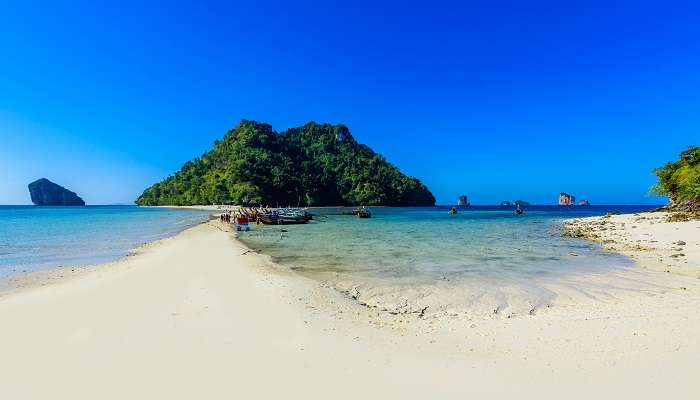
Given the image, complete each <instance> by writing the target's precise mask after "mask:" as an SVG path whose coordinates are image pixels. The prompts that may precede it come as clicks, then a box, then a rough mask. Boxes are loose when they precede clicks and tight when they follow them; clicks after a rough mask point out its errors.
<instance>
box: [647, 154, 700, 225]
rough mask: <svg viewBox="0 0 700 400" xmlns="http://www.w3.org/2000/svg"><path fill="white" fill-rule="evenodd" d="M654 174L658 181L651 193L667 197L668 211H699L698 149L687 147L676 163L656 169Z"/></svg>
mask: <svg viewBox="0 0 700 400" xmlns="http://www.w3.org/2000/svg"><path fill="white" fill-rule="evenodd" d="M654 173H655V174H656V176H657V177H658V178H659V181H658V183H656V184H655V185H654V186H653V187H652V191H653V192H654V193H656V194H660V195H664V196H668V197H669V199H670V200H671V202H670V204H669V209H671V210H679V211H698V210H700V147H697V146H689V147H688V148H687V149H686V150H685V151H683V152H681V153H680V155H679V158H678V160H677V161H674V162H669V163H667V164H666V165H664V166H663V167H660V168H656V169H655V170H654Z"/></svg>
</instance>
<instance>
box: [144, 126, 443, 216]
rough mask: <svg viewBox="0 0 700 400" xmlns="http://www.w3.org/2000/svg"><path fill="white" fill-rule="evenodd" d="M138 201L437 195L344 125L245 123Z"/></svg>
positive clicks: (418, 198)
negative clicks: (275, 126)
mask: <svg viewBox="0 0 700 400" xmlns="http://www.w3.org/2000/svg"><path fill="white" fill-rule="evenodd" d="M136 203H137V204H139V205H195V204H269V205H273V206H274V205H276V204H278V203H279V204H280V205H297V204H298V205H304V206H325V205H361V204H362V205H391V206H412V205H434V204H435V197H433V195H432V193H430V191H429V190H428V188H427V187H426V186H425V185H424V184H422V183H421V182H420V181H419V180H418V179H416V178H413V177H409V176H406V175H404V174H403V173H402V172H401V171H399V169H398V168H396V167H395V166H393V165H391V164H390V163H388V162H387V161H386V160H385V159H384V157H382V156H381V155H379V154H377V153H375V152H374V151H372V149H370V148H369V147H368V146H366V145H363V144H359V143H357V142H356V141H355V139H354V138H353V136H352V135H351V134H350V131H349V130H348V128H347V127H345V126H344V125H331V124H317V123H314V122H309V123H308V124H306V125H304V126H302V127H298V128H291V129H288V130H286V131H284V132H282V133H277V132H275V131H273V130H272V126H271V125H269V124H265V123H259V122H256V121H248V120H242V121H241V122H240V123H239V124H238V125H237V126H236V127H235V128H234V129H231V130H230V131H229V132H228V133H226V135H225V136H224V138H223V139H222V140H218V141H216V142H215V143H214V147H213V148H212V149H211V150H210V151H208V152H206V153H205V154H204V155H202V156H201V157H198V158H195V159H194V160H191V161H188V162H187V163H185V165H183V166H182V168H181V169H180V171H178V172H176V173H175V174H174V175H171V176H169V177H168V178H166V179H165V180H163V181H161V182H159V183H156V184H155V185H153V186H151V187H150V188H148V189H146V190H145V191H144V192H143V194H141V196H139V198H138V199H137V200H136Z"/></svg>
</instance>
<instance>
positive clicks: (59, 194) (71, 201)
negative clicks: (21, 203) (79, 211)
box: [29, 178, 85, 206]
mask: <svg viewBox="0 0 700 400" xmlns="http://www.w3.org/2000/svg"><path fill="white" fill-rule="evenodd" d="M29 195H30V196H31V198H32V203H34V205H37V206H84V205H85V202H84V201H83V199H81V198H80V197H78V195H77V194H75V193H74V192H71V191H70V190H68V189H66V188H64V187H63V186H61V185H57V184H55V183H53V182H51V181H50V180H48V179H46V178H41V179H38V180H36V181H34V182H32V183H30V184H29Z"/></svg>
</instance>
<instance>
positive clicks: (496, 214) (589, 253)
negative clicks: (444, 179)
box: [0, 205, 655, 307]
mask: <svg viewBox="0 0 700 400" xmlns="http://www.w3.org/2000/svg"><path fill="white" fill-rule="evenodd" d="M450 207H451V206H437V207H416V208H396V207H376V208H372V209H371V211H372V214H373V215H372V218H369V219H361V218H358V217H356V216H353V215H347V214H348V212H349V211H350V210H351V209H349V208H332V207H331V208H314V209H311V210H310V211H311V212H312V213H313V214H314V220H313V221H311V222H310V223H308V224H306V225H286V226H264V225H254V224H253V225H252V229H251V230H250V231H248V232H239V233H237V237H238V239H239V240H241V241H242V242H243V243H245V244H246V245H247V246H249V247H250V248H251V249H253V250H255V251H256V252H258V253H261V254H264V255H267V256H269V257H270V258H271V260H273V261H274V262H275V265H278V266H281V267H283V268H286V269H290V270H292V271H296V272H297V273H299V274H302V275H305V276H307V277H310V278H313V279H317V280H319V281H321V282H323V283H324V284H327V285H329V286H332V287H335V288H337V289H339V290H341V291H345V292H347V293H349V294H350V295H352V296H353V297H358V298H361V299H364V301H365V302H366V303H371V302H372V301H374V302H375V303H376V304H384V303H387V301H389V302H390V301H395V302H402V304H408V303H409V300H408V299H407V298H406V296H405V293H406V290H409V291H410V292H411V293H412V295H413V297H414V300H415V298H420V299H425V298H432V299H433V300H431V301H433V303H434V302H437V301H438V300H439V301H447V300H445V299H446V298H447V297H449V296H447V295H446V294H445V293H447V292H449V293H467V292H468V293H470V294H469V296H472V295H473V296H477V297H480V298H488V297H492V298H501V297H503V298H508V297H510V294H512V293H513V292H523V293H525V296H521V297H523V298H525V300H524V301H525V302H526V303H528V304H544V303H546V302H547V301H549V300H550V299H551V297H552V296H553V295H552V293H550V292H549V291H548V290H545V289H544V286H545V285H543V284H539V283H537V282H543V278H546V279H550V280H551V279H557V278H561V279H568V278H569V277H571V276H572V275H576V274H591V273H593V274H599V273H601V272H608V271H615V270H622V269H626V268H630V267H632V266H633V265H634V263H633V261H632V260H630V259H629V258H627V257H625V256H623V255H620V254H617V253H612V252H609V251H605V250H604V249H603V248H602V247H601V246H600V245H598V244H596V243H593V242H589V241H585V240H579V239H573V238H566V237H564V236H562V233H563V229H562V225H563V221H564V220H566V219H569V218H578V217H589V216H599V215H605V214H606V213H608V212H617V213H637V212H641V211H645V210H649V209H652V208H655V206H648V205H592V206H567V207H560V206H527V207H524V211H525V212H524V214H523V215H517V214H516V213H515V212H514V208H513V207H499V206H495V207H490V206H468V207H458V213H457V214H456V215H450V214H449V213H448V210H449V209H450ZM210 215H211V212H210V211H199V210H191V209H168V208H148V207H136V206H87V207H34V206H0V279H2V278H6V277H8V276H12V275H14V274H19V273H24V272H32V271H39V270H45V269H50V268H57V267H66V266H81V265H93V264H99V263H104V262H109V261H113V260H116V259H119V258H121V257H124V256H126V255H127V254H129V252H130V251H132V250H133V249H135V248H137V247H138V246H140V245H142V244H144V243H148V242H151V241H155V240H158V239H161V238H165V237H168V236H172V235H175V234H177V233H178V232H181V231H182V230H184V229H186V228H188V227H190V226H193V225H195V224H198V223H200V222H202V221H205V220H207V219H208V218H209V217H210ZM436 284H437V285H438V286H439V287H440V288H441V290H442V291H443V292H445V293H439V292H440V291H438V290H436V289H435V288H436V287H437V286H436ZM417 287H420V288H422V289H421V290H416V288H417ZM456 287H459V288H460V289H459V290H457V289H455V288H456ZM484 287H489V288H498V290H495V291H494V290H484ZM465 288H469V289H468V290H467V289H465ZM360 292H362V293H360ZM506 292H507V294H504V293H506ZM388 293H390V294H391V295H388ZM475 293H476V294H475ZM479 293H480V294H479ZM392 299H393V300H392ZM436 299H438V300H436ZM421 301H423V300H421ZM449 301H450V302H454V299H452V300H449ZM498 301H500V302H501V303H503V304H505V303H507V302H508V301H506V300H503V301H501V300H498ZM498 301H497V302H498ZM491 302H493V301H491ZM510 303H512V301H510ZM418 306H419V305H416V307H418ZM488 306H489V307H490V306H491V305H490V304H489V305H488Z"/></svg>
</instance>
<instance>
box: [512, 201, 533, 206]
mask: <svg viewBox="0 0 700 400" xmlns="http://www.w3.org/2000/svg"><path fill="white" fill-rule="evenodd" d="M513 205H514V206H520V207H524V206H529V205H530V202H529V201H525V200H515V201H514V202H513Z"/></svg>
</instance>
